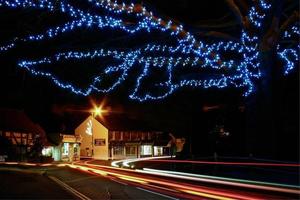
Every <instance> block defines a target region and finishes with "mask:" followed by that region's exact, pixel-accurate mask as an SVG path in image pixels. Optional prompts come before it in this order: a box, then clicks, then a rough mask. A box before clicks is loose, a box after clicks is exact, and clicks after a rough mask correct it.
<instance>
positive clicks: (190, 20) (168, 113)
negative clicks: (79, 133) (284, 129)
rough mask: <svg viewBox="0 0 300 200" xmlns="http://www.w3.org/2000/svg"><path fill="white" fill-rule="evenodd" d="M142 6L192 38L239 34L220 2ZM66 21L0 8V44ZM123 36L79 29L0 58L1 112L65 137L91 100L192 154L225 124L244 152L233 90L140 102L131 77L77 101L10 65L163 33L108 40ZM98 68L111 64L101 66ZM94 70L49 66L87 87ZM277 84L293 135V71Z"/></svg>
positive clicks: (239, 99)
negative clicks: (23, 116)
mask: <svg viewBox="0 0 300 200" xmlns="http://www.w3.org/2000/svg"><path fill="white" fill-rule="evenodd" d="M71 2H72V1H71ZM137 2H140V1H137ZM73 3H75V4H76V5H79V6H82V7H84V8H87V9H91V8H88V6H87V5H86V4H85V3H84V1H76V2H75V1H73ZM143 3H144V4H145V5H146V6H147V7H148V8H149V9H151V10H153V11H154V13H155V14H157V15H159V16H161V17H163V18H166V19H173V20H175V21H180V22H182V23H183V24H184V25H185V26H186V28H187V29H188V30H190V31H191V32H192V33H194V34H195V35H197V34H198V33H199V35H201V31H205V30H207V27H206V26H205V25H206V24H220V25H221V24H224V23H225V22H226V23H228V24H229V25H228V26H226V27H220V28H216V29H215V30H222V31H223V32H228V33H231V34H232V35H235V36H238V35H239V27H238V25H237V23H236V22H235V20H234V19H235V18H234V16H233V14H232V13H231V12H230V10H229V9H228V7H227V5H226V4H225V3H224V1H220V0H209V1H200V0H172V1H166V0H165V1H163V0H157V1H144V2H143ZM91 10H92V9H91ZM92 11H93V10H92ZM64 20H67V19H66V17H65V16H64V15H61V14H49V13H47V12H43V11H36V10H30V9H27V10H26V9H24V10H21V9H15V10H13V9H5V8H0V24H1V29H0V44H3V43H4V42H5V41H9V40H10V39H12V38H14V37H16V36H22V35H25V34H29V33H38V32H39V31H41V30H44V29H45V28H46V27H51V26H53V25H57V24H60V23H61V22H63V21H64ZM122 37H124V35H122V33H120V32H116V31H106V32H103V31H102V32H100V31H93V30H87V29H85V30H80V31H75V32H74V33H71V34H66V35H65V36H62V37H59V38H58V39H55V40H54V41H47V42H34V43H28V44H26V45H20V46H19V47H18V48H16V49H13V50H11V51H8V52H4V53H0V67H1V69H0V79H1V84H0V90H1V96H0V107H8V108H16V109H22V110H25V112H26V113H27V114H28V115H29V116H30V117H31V118H32V119H33V120H34V121H35V122H37V123H39V124H41V126H42V127H43V128H44V129H45V130H46V131H47V132H57V131H62V130H64V131H66V132H71V131H72V130H73V128H74V127H75V126H76V125H77V124H79V123H80V122H81V121H82V120H83V119H84V118H85V117H87V116H88V114H89V113H88V110H89V109H90V108H91V107H92V104H93V103H92V102H96V103H98V104H99V103H101V102H105V104H104V108H106V109H108V110H109V111H110V112H109V113H107V114H106V115H109V118H113V116H118V117H119V116H122V117H124V118H129V119H132V120H135V121H138V123H140V124H142V125H145V126H147V127H151V128H152V129H155V130H162V131H166V132H173V133H175V134H176V135H182V136H185V137H187V138H189V139H191V138H192V140H193V141H194V143H193V145H198V144H199V147H197V148H195V147H194V148H195V149H196V151H198V152H201V151H203V149H204V148H206V147H207V146H209V145H210V144H213V143H209V142H208V141H210V142H211V139H210V135H209V133H210V132H211V131H212V130H213V129H214V127H215V126H216V125H224V126H225V129H226V130H227V131H229V132H230V133H231V134H232V139H231V140H232V144H234V145H236V146H240V148H241V149H242V146H243V142H240V141H243V140H244V139H245V138H244V137H245V136H244V134H243V133H244V132H245V102H246V98H245V97H243V96H242V91H240V90H238V89H232V88H231V89H230V88H229V89H219V90H216V89H208V90H201V89H182V90H179V91H178V92H175V93H174V94H172V95H171V96H169V97H167V98H166V99H163V100H158V101H149V102H143V103H140V102H137V101H134V100H130V99H129V98H128V94H130V92H131V90H132V87H131V85H132V84H133V83H134V80H135V78H132V79H130V80H129V81H127V82H126V83H125V84H124V85H122V86H121V87H118V88H117V89H116V90H114V91H112V92H111V93H110V94H105V95H104V94H92V95H91V96H89V97H83V96H76V95H74V94H73V93H71V92H69V91H67V90H64V89H61V88H59V87H57V86H56V85H54V84H53V83H52V82H51V81H50V80H47V79H46V78H41V77H34V76H32V75H30V74H29V73H28V72H27V71H25V70H23V69H20V68H18V67H17V65H16V62H17V61H18V60H21V59H23V58H30V59H37V58H40V57H44V56H49V55H53V54H54V53H56V52H62V51H67V50H71V49H73V50H90V49H95V48H103V47H111V48H125V47H127V48H128V47H131V46H132V47H135V46H137V45H140V44H143V43H145V42H148V40H153V41H164V40H165V37H164V36H163V35H155V36H153V37H151V38H150V37H149V36H148V35H147V33H143V34H139V35H137V36H136V37H135V38H130V37H128V38H125V40H122V39H121V40H116V41H115V40H112V38H122ZM101 62H102V63H105V62H109V61H107V60H101ZM97 64H99V63H95V62H85V61H82V62H77V63H62V65H61V66H55V67H56V70H57V73H58V74H59V76H61V77H64V78H66V79H70V80H76V83H78V84H86V80H88V78H89V77H90V76H91V75H92V74H94V73H95V72H97V70H96V68H95V67H94V68H93V66H96V65H97ZM87 66H88V67H87ZM58 67H59V69H58ZM95 70H96V71H95ZM134 75H135V74H133V77H134ZM281 83H282V84H281V87H283V88H284V90H283V91H284V92H283V93H282V94H281V95H280V97H281V99H278V101H280V102H283V104H282V105H283V107H284V109H283V111H282V113H281V114H282V115H283V116H284V117H283V118H284V119H285V120H286V121H287V123H288V124H287V125H285V126H289V127H290V126H292V129H293V128H294V129H293V130H295V131H294V132H295V135H294V136H296V134H298V133H296V132H297V128H298V127H297V126H298V120H297V119H299V75H298V71H295V72H293V73H292V74H291V75H290V76H289V77H287V78H282V82H281ZM106 115H104V118H105V117H106ZM118 119H119V118H118ZM112 120H113V119H112ZM294 136H292V137H294ZM201 146H202V147H201Z"/></svg>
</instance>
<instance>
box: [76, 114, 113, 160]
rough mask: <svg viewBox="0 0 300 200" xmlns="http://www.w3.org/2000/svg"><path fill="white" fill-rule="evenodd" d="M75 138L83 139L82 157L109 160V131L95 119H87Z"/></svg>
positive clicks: (79, 127) (81, 145) (78, 129)
mask: <svg viewBox="0 0 300 200" xmlns="http://www.w3.org/2000/svg"><path fill="white" fill-rule="evenodd" d="M75 136H80V137H81V144H80V157H81V158H84V157H90V158H94V159H102V160H108V159H109V150H108V129H107V128H106V127H104V126H103V125H102V124H101V123H100V122H98V121H97V120H96V119H95V118H94V117H92V116H89V117H88V118H86V119H85V120H84V121H83V122H82V123H81V124H80V125H79V126H78V127H77V128H76V129H75Z"/></svg>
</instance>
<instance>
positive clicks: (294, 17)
mask: <svg viewBox="0 0 300 200" xmlns="http://www.w3.org/2000/svg"><path fill="white" fill-rule="evenodd" d="M295 21H299V11H295V12H294V13H293V14H292V15H290V16H289V17H288V18H287V20H285V22H283V24H282V25H281V26H280V30H279V32H280V33H282V32H284V31H285V30H287V29H288V27H289V26H290V25H291V24H292V23H294V22H295Z"/></svg>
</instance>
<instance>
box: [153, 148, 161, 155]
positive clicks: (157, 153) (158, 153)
mask: <svg viewBox="0 0 300 200" xmlns="http://www.w3.org/2000/svg"><path fill="white" fill-rule="evenodd" d="M154 155H155V156H161V155H163V148H162V147H154Z"/></svg>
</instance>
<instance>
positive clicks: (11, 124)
mask: <svg viewBox="0 0 300 200" xmlns="http://www.w3.org/2000/svg"><path fill="white" fill-rule="evenodd" d="M0 130H3V131H13V132H21V133H34V134H39V135H40V136H41V137H45V136H46V133H45V131H44V129H43V128H42V127H41V126H40V125H39V124H36V123H34V122H33V121H32V120H31V119H30V118H29V117H28V116H27V115H26V114H25V112H24V111H22V110H15V109H8V108H0Z"/></svg>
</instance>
